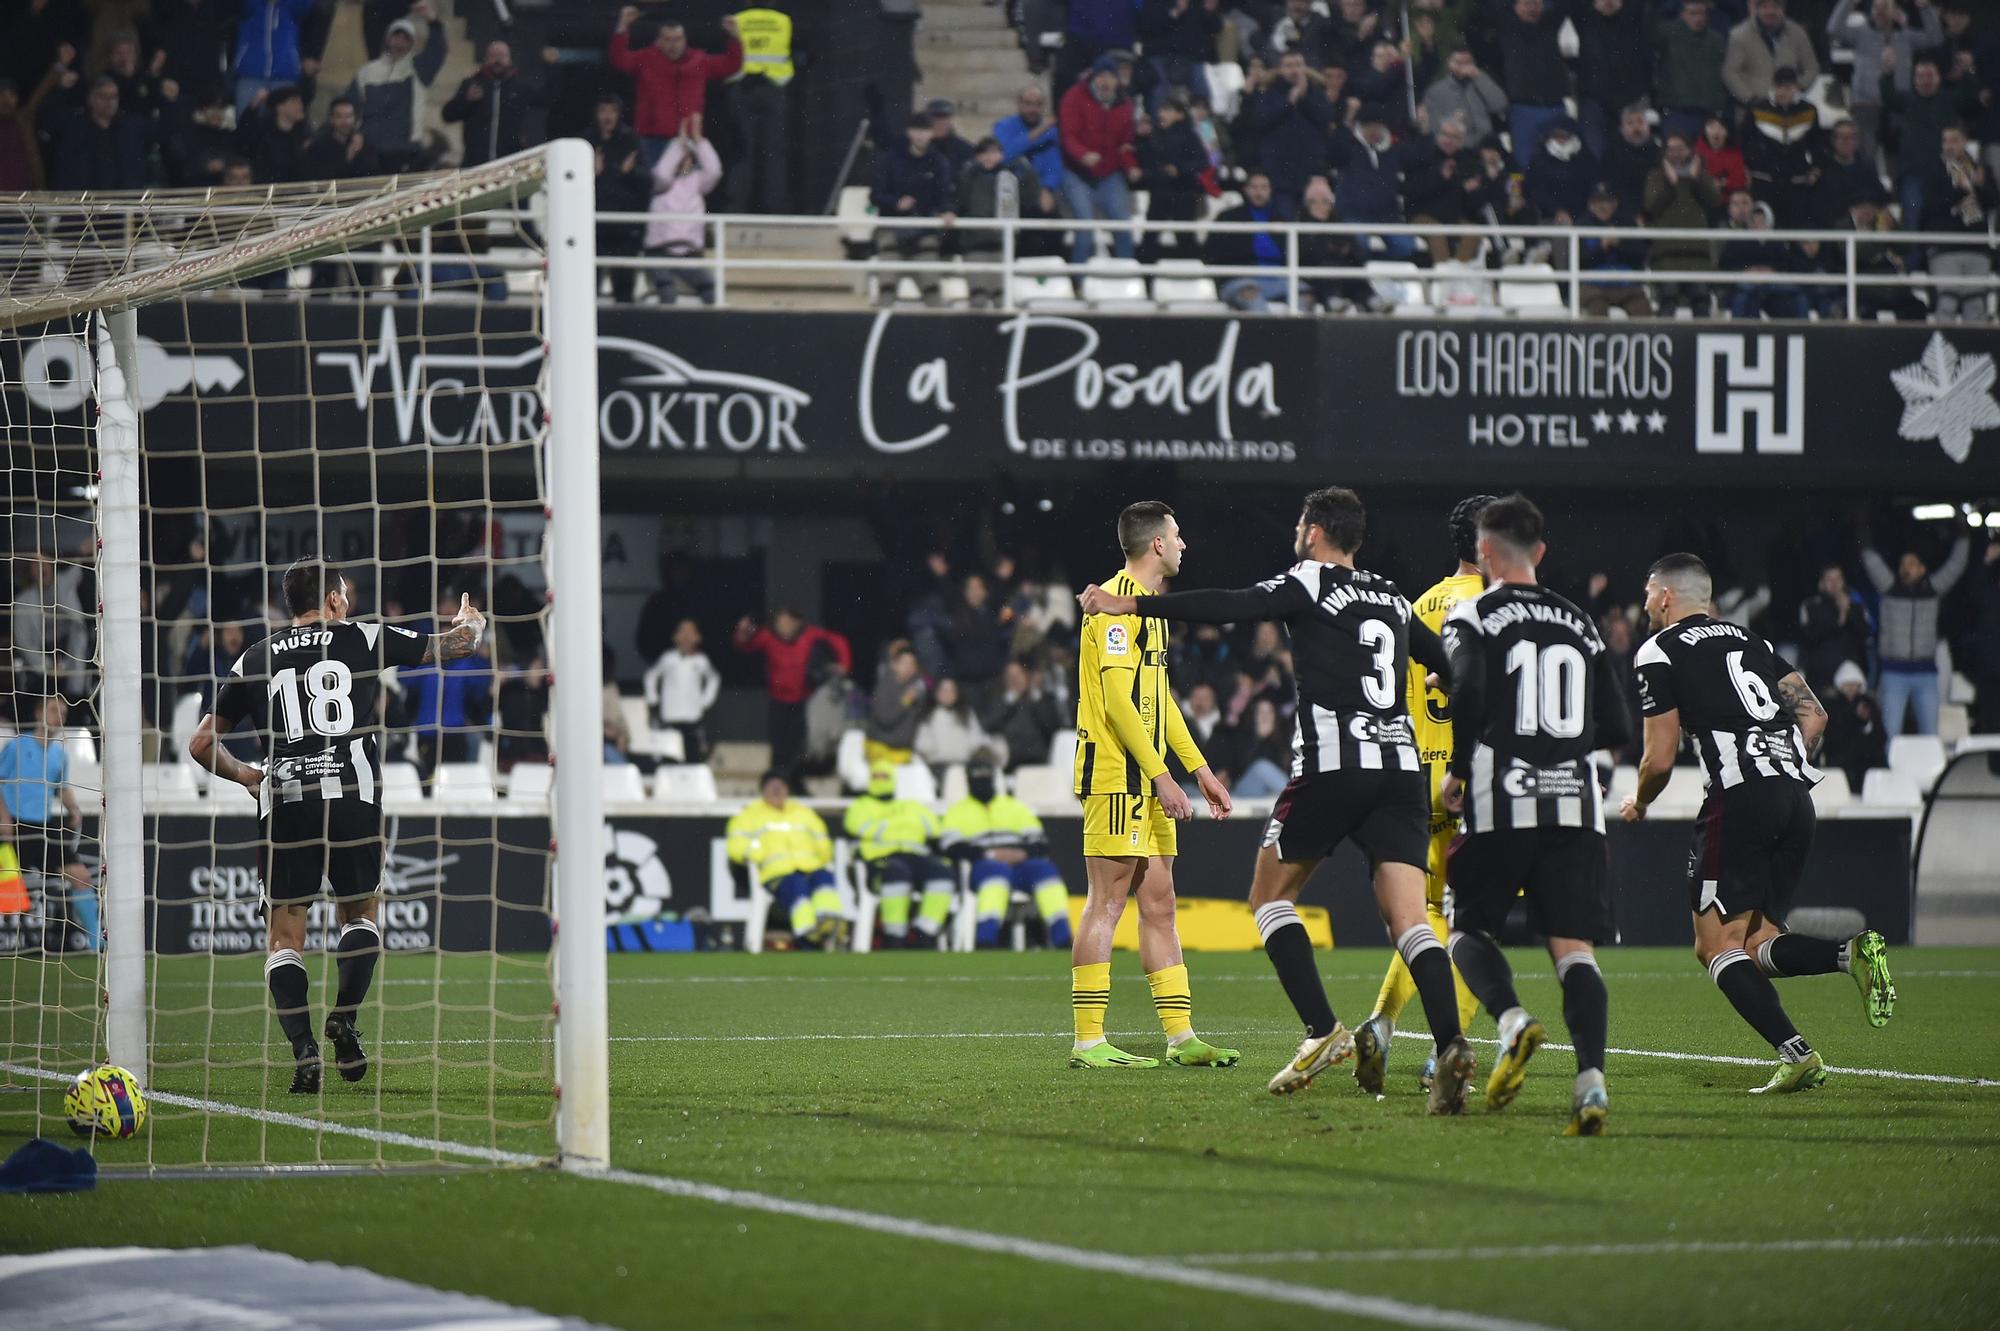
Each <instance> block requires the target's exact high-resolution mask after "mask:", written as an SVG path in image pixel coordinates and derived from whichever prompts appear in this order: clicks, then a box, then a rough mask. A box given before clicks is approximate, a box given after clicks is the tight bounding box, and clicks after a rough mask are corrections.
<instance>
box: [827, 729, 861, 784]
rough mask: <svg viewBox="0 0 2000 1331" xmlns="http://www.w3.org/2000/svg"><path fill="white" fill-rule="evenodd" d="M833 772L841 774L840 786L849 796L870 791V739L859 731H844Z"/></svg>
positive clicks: (835, 756)
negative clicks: (843, 787) (845, 789)
mask: <svg viewBox="0 0 2000 1331" xmlns="http://www.w3.org/2000/svg"><path fill="white" fill-rule="evenodd" d="M833 770H834V771H836V772H838V773H839V774H840V784H841V785H843V786H845V787H846V788H847V791H848V793H849V794H859V793H860V792H862V791H864V790H866V789H868V737H867V735H866V734H864V733H863V732H862V731H859V730H844V731H842V732H841V734H840V748H839V749H838V750H837V751H836V752H835V754H834V759H833Z"/></svg>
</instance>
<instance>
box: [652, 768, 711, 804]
mask: <svg viewBox="0 0 2000 1331" xmlns="http://www.w3.org/2000/svg"><path fill="white" fill-rule="evenodd" d="M653 798H654V799H655V800H658V801H659V802H661V803H663V804H713V803H715V801H716V800H717V798H719V797H718V795H717V794H716V789H715V773H714V772H713V771H711V770H709V768H708V767H706V766H704V765H703V764H701V763H689V764H686V765H684V766H680V767H662V768H661V769H660V770H658V771H657V772H654V773H653Z"/></svg>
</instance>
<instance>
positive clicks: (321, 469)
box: [0, 139, 610, 1172]
mask: <svg viewBox="0 0 2000 1331" xmlns="http://www.w3.org/2000/svg"><path fill="white" fill-rule="evenodd" d="M592 160H593V157H592V150H591V148H590V146H589V145H588V144H586V143H583V142H582V141H580V140H574V139H567V140H561V141H558V142H556V143H551V144H549V145H547V146H546V147H544V148H538V149H535V150H532V151H529V152H524V153H519V154H515V155H513V156H509V157H505V158H501V159H499V160H496V161H494V162H490V163H487V164H485V165H482V166H479V167H473V168H468V169H465V170H460V171H451V172H443V173H438V174H435V175H420V176H403V177H391V178H383V179H375V180H359V181H341V182H320V183H306V184H297V185H282V186H259V187H254V188H245V189H237V190H224V189H213V190H191V191H150V192H147V193H144V194H110V193H101V194H100V193H82V194H75V193H72V194H18V195H12V196H6V197H0V225H4V226H5V227H6V229H7V234H8V236H9V237H10V242H9V245H8V247H7V249H6V250H5V252H4V253H3V254H0V292H4V295H0V419H4V422H5V426H6V436H7V444H6V447H7V462H8V466H7V472H6V475H7V480H8V488H7V503H8V517H9V525H10V540H11V544H10V550H9V554H10V557H11V559H12V560H13V561H14V563H15V566H16V568H17V570H18V569H21V568H23V567H24V566H25V568H26V570H27V573H28V576H27V577H26V578H25V579H23V578H19V577H17V578H16V580H15V581H16V583H17V584H19V590H15V591H10V592H9V593H8V595H9V604H8V606H7V610H8V612H9V613H10V615H12V617H13V620H14V623H15V625H16V638H17V641H16V642H15V648H16V652H17V655H18V654H20V653H21V652H23V651H24V650H25V651H26V653H27V655H26V656H25V657H24V658H23V663H24V665H26V666H27V667H30V668H28V669H22V668H17V670H16V671H15V675H14V680H15V684H14V689H15V694H14V697H13V699H12V702H13V714H14V718H15V719H16V721H17V722H18V724H19V725H20V726H21V728H23V729H26V728H28V727H30V726H32V725H34V724H35V722H36V718H37V717H38V716H39V715H41V714H42V710H43V699H44V698H45V697H47V696H48V695H49V694H50V693H51V692H54V693H60V694H62V695H65V696H66V697H68V698H69V700H70V704H71V706H70V711H69V714H68V716H67V718H66V726H65V729H63V730H62V732H61V734H60V738H61V739H62V740H63V742H64V747H65V752H66V753H67V755H68V762H69V765H70V767H69V785H70V786H71V788H72V789H74V790H75V791H76V793H77V796H78V798H79V802H80V803H81V804H82V806H83V811H84V815H85V822H84V832H83V838H82V841H83V844H82V846H81V847H80V849H76V850H74V851H73V852H72V853H70V854H66V855H63V856H61V857H59V858H60V859H61V861H62V863H61V864H59V865H57V864H53V863H39V862H38V863H37V864H35V865H33V866H23V867H24V869H26V870H28V872H26V873H24V874H23V875H22V876H21V882H22V887H21V888H19V889H10V888H9V886H8V884H6V883H5V882H4V881H0V892H5V891H9V890H13V891H25V892H26V893H27V894H28V895H29V898H30V909H29V910H28V911H26V912H22V913H19V914H13V915H7V914H0V926H5V927H0V1089H4V1090H7V1091H16V1092H27V1093H26V1094H10V1095H4V1096H0V1124H4V1125H5V1127H4V1131H6V1132H7V1133H8V1134H9V1135H20V1136H33V1135H40V1134H41V1133H43V1132H44V1131H47V1130H50V1127H51V1125H53V1127H54V1128H55V1129H60V1128H61V1123H60V1121H59V1120H60V1119H61V1116H62V1115H61V1100H62V1094H63V1090H64V1086H65V1084H66V1083H67V1081H68V1080H69V1079H70V1078H72V1077H73V1076H74V1075H75V1074H76V1073H77V1072H78V1071H80V1070H82V1069H84V1068H87V1067H90V1066H92V1065H94V1064H96V1063H99V1062H104V1061H109V1062H112V1063H115V1064H118V1065H119V1066H121V1067H124V1068H126V1069H129V1070H130V1071H131V1072H132V1074H133V1075H134V1076H135V1077H136V1078H137V1079H138V1080H139V1081H140V1082H142V1083H143V1084H144V1087H145V1090H146V1092H147V1094H148V1096H149V1099H150V1102H151V1106H152V1113H151V1114H150V1115H149V1117H148V1121H147V1125H146V1127H145V1129H144V1131H143V1132H141V1133H140V1136H139V1139H138V1140H135V1141H132V1142H125V1143H115V1142H114V1143H110V1144H107V1145H104V1146H102V1147H100V1148H98V1149H99V1151H100V1160H101V1163H102V1164H103V1165H105V1166H106V1167H113V1168H116V1167H119V1166H121V1165H136V1166H141V1167H150V1168H162V1167H176V1168H180V1167H192V1168H202V1169H225V1168H232V1167H233V1168H247V1169H253V1170H257V1171H260V1172H263V1171H269V1170H273V1169H287V1168H305V1169H312V1170H324V1169H326V1168H328V1167H340V1166H347V1167H355V1168H363V1169H369V1170H377V1169H383V1168H393V1167H397V1166H400V1165H409V1164H416V1165H427V1166H432V1167H435V1166H436V1165H438V1164H440V1163H449V1162H452V1161H455V1160H457V1159H460V1158H462V1156H463V1152H462V1151H459V1152H457V1153H456V1154H454V1153H452V1152H448V1151H442V1150H440V1149H438V1148H437V1147H436V1146H435V1145H428V1144H429V1143H438V1142H458V1143H465V1142H470V1143H474V1144H476V1145H478V1146H480V1147H490V1148H493V1149H494V1150H495V1151H496V1152H498V1153H501V1154H504V1155H505V1157H506V1158H509V1159H519V1158H524V1157H529V1156H534V1157H542V1158H549V1159H559V1160H560V1161H561V1162H562V1163H564V1164H565V1165H567V1166H570V1167H572V1168H580V1169H602V1168H604V1167H606V1165H607V1164H608V1162H609V1154H610V1149H609V1148H610V1134H609V1109H608V1064H607V1059H606V1026H605V989H604V985H605V961H604V927H603V925H604V896H603V888H602V881H601V878H602V875H601V870H602V865H603V846H604V824H603V813H602V798H601V792H600V786H601V782H600V775H601V766H602V748H601V743H600V737H601V726H602V716H601V708H602V699H601V693H600V690H599V684H598V680H599V675H600V670H601V629H600V616H599V603H600V595H599V582H600V578H601V566H600V562H599V549H598V544H599V542H598V530H599V495H598V455H597V432H596V402H597V388H596V376H597V363H596V347H597V330H596V292H595V286H596V273H595V227H594V219H593V215H592V213H593V192H594V191H593V176H594V171H593V167H592ZM308 281H309V282H310V287H311V289H310V291H308V290H307V289H306V287H307V285H308ZM385 334H386V335H385ZM507 375H513V376H514V377H512V378H507V377H506V376H507ZM412 402H416V403H417V404H418V408H419V409H418V410H417V412H416V413H415V417H416V418H417V419H419V420H420V421H421V424H420V425H419V426H418V427H417V428H415V429H412V428H410V424H409V420H410V417H411V415H412V413H411V403H412ZM440 402H442V403H443V404H446V405H447V406H448V405H450V404H452V403H457V404H459V405H461V406H463V407H464V409H465V410H466V412H467V413H468V414H471V415H473V416H474V418H475V419H474V425H475V426H476V424H477V420H478V416H477V413H478V412H481V411H483V412H484V413H485V416H486V418H488V419H494V413H495V412H496V410H498V411H502V412H505V413H506V414H505V416H504V419H505V420H507V421H508V422H509V425H508V427H507V428H506V429H504V430H496V431H493V432H489V434H488V435H486V436H479V435H477V434H476V433H475V434H473V435H471V436H468V435H467V433H466V431H465V430H464V429H459V430H457V431H456V432H454V433H452V434H451V436H450V438H449V439H445V438H434V437H433V434H434V431H433V425H432V421H433V408H434V407H435V406H437V405H438V404H439V403H440ZM475 403H476V404H477V405H476V406H475ZM467 437H473V438H479V439H480V440H481V441H480V442H473V443H463V442H459V441H460V440H461V439H464V438H467ZM301 555H318V556H321V557H324V558H326V559H328V560H329V561H331V562H334V563H336V564H338V565H339V566H340V567H341V569H342V571H343V572H344V573H345V574H346V575H347V577H348V579H349V580H350V581H351V582H352V583H353V584H354V587H355V592H356V601H357V610H356V613H355V617H356V618H358V619H362V620H368V619H377V618H385V617H388V616H390V615H392V614H396V613H400V614H401V616H402V617H403V618H404V619H405V620H409V621H413V622H414V621H416V620H418V619H421V618H427V617H429V616H430V615H431V614H432V613H433V611H434V610H435V608H436V607H437V606H438V605H439V603H440V601H442V600H449V601H451V602H453V603H455V602H456V601H457V600H458V597H459V595H460V594H461V593H463V594H469V595H470V596H471V597H472V599H473V601H474V602H475V603H476V604H478V605H479V606H480V607H481V608H482V609H483V610H484V611H485V613H486V616H487V619H488V621H489V624H490V625H491V627H490V629H489V631H488V634H487V639H486V642H487V650H488V651H489V652H491V653H492V661H491V665H490V667H489V668H490V669H492V670H494V671H496V672H497V676H498V677H501V678H511V679H529V680H540V681H542V683H543V685H545V686H546V692H545V694H541V695H537V696H546V699H547V709H546V710H547V717H548V729H547V736H548V739H549V742H550V744H551V746H552V747H553V748H554V749H557V750H559V751H560V752H561V755H562V762H561V763H560V765H559V766H558V768H557V771H556V774H555V778H554V781H553V790H552V792H551V794H550V795H549V796H548V797H546V798H544V799H541V800H510V801H508V805H507V809H506V811H505V813H504V814H503V813H502V811H501V810H500V808H499V807H498V806H497V805H495V804H492V803H491V802H490V801H489V802H487V803H485V804H474V805H471V806H466V807H456V806H454V807H447V806H446V805H445V804H444V803H443V802H441V801H440V800H439V799H438V798H436V796H435V795H432V796H426V795H424V794H423V792H422V789H421V787H417V788H414V789H411V790H408V791H405V792H399V793H398V794H397V795H395V796H394V797H392V792H391V790H390V788H389V783H388V781H387V780H386V777H387V774H388V769H389V767H391V766H395V765H396V764H397V763H398V761H399V760H401V759H402V758H403V757H404V753H403V752H402V751H401V750H402V748H403V745H404V742H405V741H406V740H409V741H411V742H412V747H413V748H414V747H415V736H413V735H410V734H407V733H398V732H396V731H393V730H392V731H390V732H389V733H388V734H386V735H385V737H384V740H385V749H386V751H385V752H384V753H383V754H382V757H383V759H384V769H383V770H384V774H385V781H384V788H383V790H382V791H381V792H380V795H379V798H380V807H381V808H382V810H383V826H384V836H385V843H386V846H387V853H386V856H385V863H384V875H383V889H384V906H383V911H382V920H381V932H382V934H383V936H384V938H383V943H384V953H385V956H384V959H383V961H382V963H381V965H380V967H379V968H378V971H377V980H376V984H375V987H374V989H373V991H372V993H371V994H370V996H369V998H368V1000H367V1003H366V1004H365V1006H363V1007H362V1009H361V1014H360V1019H359V1024H360V1026H361V1028H362V1030H363V1033H364V1036H365V1037H366V1042H367V1044H368V1046H369V1053H370V1058H371V1067H370V1075H369V1078H368V1080H366V1081H364V1082H361V1083H359V1084H352V1085H350V1084H346V1083H344V1082H342V1081H339V1080H335V1079H333V1078H332V1077H331V1076H329V1077H328V1079H327V1083H326V1085H325V1087H324V1088H323V1089H322V1091H321V1092H320V1093H319V1094H318V1095H317V1096H310V1097H308V1096H291V1095H288V1094H287V1083H288V1081H289V1078H290V1066H291V1051H290V1050H289V1049H288V1048H287V1047H285V1045H284V1042H283V1041H282V1039H280V1038H279V1037H278V1032H277V1028H276V1025H275V1022H274V1020H273V1018H272V1015H271V1013H270V1010H269V1008H270V1004H269V1000H268V996H267V994H266V993H265V987H264V983H263V981H262V977H261V970H260V966H261V961H262V957H261V954H262V952H263V949H264V945H265V941H264V931H263V928H264V926H263V920H262V917H261V915H260V913H259V909H258V906H257V899H258V894H259V884H258V878H257V870H256V867H255V866H256V864H257V862H258V849H259V844H260V843H259V830H258V829H259V826H260V824H259V821H258V818H257V804H256V801H255V800H254V799H253V798H251V797H250V796H249V795H248V794H247V793H246V792H245V791H244V790H243V788H242V787H240V786H235V785H233V784H230V783H227V782H222V781H219V780H212V779H211V778H210V776H209V774H208V773H207V772H206V771H204V770H199V769H195V768H193V767H192V766H191V765H190V764H188V763H187V761H186V759H185V756H184V755H185V753H186V746H187V738H188V732H189V731H190V730H191V729H192V727H193V722H194V720H195V718H197V717H198V716H199V715H200V713H201V711H202V710H203V709H205V708H206V707H207V706H208V705H209V702H210V701H211V700H212V697H213V693H212V689H213V686H214V679H213V674H214V673H216V671H217V670H219V671H223V672H226V671H227V669H228V665H229V662H230V660H232V659H233V658H232V657H231V656H230V655H229V651H228V644H231V643H233V642H234V641H235V640H236V634H237V633H238V632H239V631H240V632H241V633H242V635H243V637H244V639H245V641H246V642H254V641H255V640H256V639H257V638H259V637H261V636H263V634H264V633H265V632H267V631H268V629H269V628H270V627H273V626H276V625H281V624H284V623H287V622H289V620H288V617H287V616H286V614H285V612H284V611H283V610H282V609H277V608H275V607H274V605H273V599H274V598H273V595H272V593H273V590H274V586H275V578H276V575H277V574H279V573H281V572H282V571H283V569H284V568H285V567H286V566H288V565H289V564H290V563H291V562H292V561H293V560H294V559H296V558H298V557H299V556H301ZM279 604H281V602H279ZM225 612H226V616H227V622H225ZM24 624H25V625H28V626H30V628H31V629H32V630H33V631H32V632H31V633H30V634H29V636H30V638H32V639H33V641H30V642H27V643H23V642H22V641H19V639H20V637H21V626H22V625H24ZM438 627H443V626H442V625H438ZM197 659H198V660H199V662H200V665H199V668H198V669H192V670H189V671H187V672H185V673H184V672H183V670H182V669H181V666H180V663H181V662H183V661H192V660H197ZM211 661H213V662H214V663H215V664H216V670H211V665H210V663H211ZM387 683H388V685H389V687H390V688H391V689H392V690H393V689H395V688H399V687H401V686H402V684H401V682H398V681H387ZM531 687H532V685H531ZM317 700H318V695H317V694H316V695H315V701H317ZM497 710H498V709H497V708H496V712H497ZM51 711H53V709H51ZM328 733H331V732H328ZM343 733H344V732H343ZM356 742H357V743H359V741H358V740H357V741H356ZM442 742H443V743H445V744H449V745H452V746H453V747H455V748H457V749H459V750H460V752H459V753H457V754H448V755H446V756H447V757H453V756H456V757H463V758H465V759H468V760H469V761H472V762H476V763H483V764H486V765H487V768H488V772H489V774H491V775H498V774H499V766H498V764H497V763H496V759H498V758H500V757H501V756H502V751H503V750H504V751H505V756H506V757H509V758H512V757H520V759H521V760H522V761H550V758H549V757H548V754H547V753H546V751H545V750H544V747H543V745H544V730H543V726H542V723H541V720H540V718H539V717H537V718H536V720H535V722H534V724H533V726H532V728H530V727H528V726H526V725H525V724H524V725H520V726H519V727H517V728H516V729H512V730H509V729H503V728H500V727H498V726H497V725H495V726H491V727H486V728H484V729H480V728H477V727H468V728H467V729H466V730H465V731H464V732H463V733H460V734H455V735H446V736H444V737H443V740H442ZM254 747H255V746H254V745H253V746H252V748H253V749H254ZM433 756H435V754H434V755H433ZM398 798H400V799H402V800H403V801H404V802H402V803H400V804H399V803H397V802H396V800H397V799H398ZM522 817H527V818H533V819H542V820H545V822H546V827H545V828H544V827H543V825H542V824H539V823H538V824H537V825H536V826H535V828H534V832H533V835H532V836H527V837H523V836H522V835H520V834H519V829H520V828H521V827H522V826H525V824H522V823H520V822H518V821H511V820H516V819H519V818H522ZM72 861H74V862H75V863H78V864H80V865H81V869H80V870H69V869H68V865H69V864H70V863H71V862H72ZM56 868H61V869H63V870H64V871H65V872H81V873H84V874H87V875H89V879H90V886H89V887H72V886H71V884H70V882H69V880H67V879H65V877H64V876H63V873H58V872H54V871H53V870H54V869H56ZM0 869H4V866H0ZM506 870H513V872H507V871H506ZM4 878H5V875H4V873H0V880H4ZM524 884H525V886H523V885H524ZM503 886H506V890H503ZM93 888H94V889H95V890H94V891H93V890H92V889H93ZM99 901H101V903H102V926H103V927H102V933H101V938H102V940H103V950H102V951H98V950H95V949H94V948H92V947H90V946H89V941H90V940H91V939H92V937H93V935H94V934H97V929H96V918H95V917H96V915H97V911H96V909H95V907H96V903H97V902H99ZM9 921H17V922H19V923H18V927H17V926H15V925H10V924H9V923H8V922H9ZM557 922H559V923H560V926H561V927H560V928H559V929H557V930H556V932H555V936H554V941H553V943H551V941H550V928H551V926H552V925H553V924H555V923H557ZM331 924H332V915H331V912H330V911H327V912H325V913H324V914H323V913H322V912H321V910H320V908H317V907H316V908H315V910H314V912H313V914H312V915H311V916H310V918H309V921H308V924H307V932H308V943H307V951H308V954H309V966H308V969H309V971H311V973H312V990H311V993H312V1003H313V1007H314V1009H315V1010H316V1012H317V1014H318V1015H320V1016H324V1014H325V1009H326V1007H327V1005H328V1004H329V1003H330V1002H331V997H332V996H331V979H332V976H333V973H334V966H333V963H332V958H331V952H332V948H333V945H334V935H335V934H336V932H337V931H336V930H335V929H334V928H332V927H331Z"/></svg>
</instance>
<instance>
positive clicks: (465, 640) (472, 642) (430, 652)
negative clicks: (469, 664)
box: [419, 594, 486, 665]
mask: <svg viewBox="0 0 2000 1331" xmlns="http://www.w3.org/2000/svg"><path fill="white" fill-rule="evenodd" d="M485 632H486V616H485V615H482V614H480V613H479V611H478V610H477V609H476V608H475V607H474V606H473V604H472V598H471V597H470V596H467V595H463V594H461V595H460V596H459V598H458V616H457V618H455V619H453V620H452V621H451V627H450V628H448V629H446V630H445V631H444V632H443V633H433V634H431V636H430V637H429V638H427V639H425V641H424V655H423V660H422V661H421V662H420V663H419V664H422V665H432V664H436V663H439V662H443V661H456V660H458V659H459V658H460V657H462V656H470V655H472V654H473V653H474V652H476V651H478V650H479V640H480V638H481V637H482V636H484V634H485Z"/></svg>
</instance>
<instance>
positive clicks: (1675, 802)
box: [1649, 767, 1708, 818]
mask: <svg viewBox="0 0 2000 1331" xmlns="http://www.w3.org/2000/svg"><path fill="white" fill-rule="evenodd" d="M1707 796H1708V789H1707V787H1705V786H1704V785H1702V781H1701V769H1700V768H1697V767H1680V768H1676V769H1675V770H1674V779H1673V780H1671V781H1669V782H1667V788H1666V789H1665V790H1663V791H1661V792H1660V797H1659V798H1658V799H1656V800H1654V801H1653V802H1652V804H1651V805H1650V806H1649V808H1650V811H1651V812H1652V813H1654V814H1664V815H1666V816H1667V817H1669V818H1692V817H1694V815H1695V810H1697V809H1699V808H1701V802H1702V800H1703V799H1705V798H1707Z"/></svg>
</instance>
